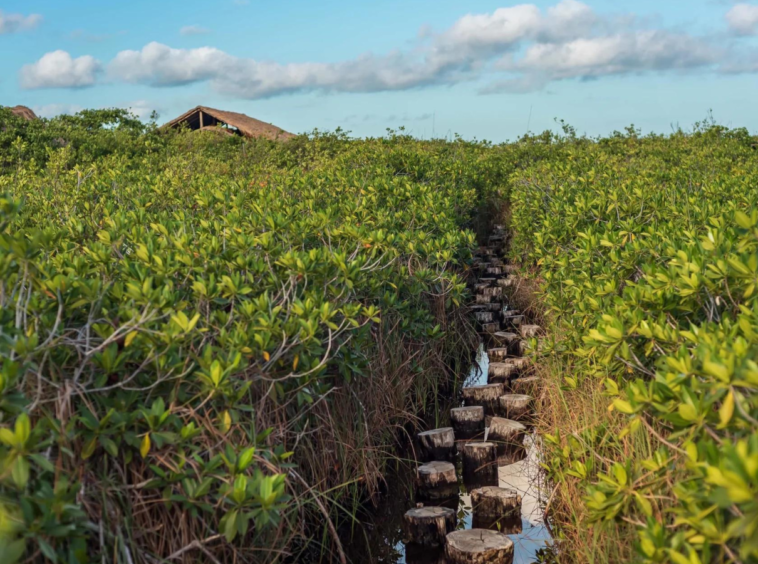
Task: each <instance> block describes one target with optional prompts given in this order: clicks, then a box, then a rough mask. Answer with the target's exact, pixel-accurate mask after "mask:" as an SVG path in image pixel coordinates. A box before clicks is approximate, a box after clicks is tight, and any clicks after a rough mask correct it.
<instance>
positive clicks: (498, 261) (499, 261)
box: [490, 257, 504, 268]
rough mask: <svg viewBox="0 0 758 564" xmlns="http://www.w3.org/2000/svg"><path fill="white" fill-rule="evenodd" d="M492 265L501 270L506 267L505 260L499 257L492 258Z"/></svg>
mask: <svg viewBox="0 0 758 564" xmlns="http://www.w3.org/2000/svg"><path fill="white" fill-rule="evenodd" d="M490 264H491V265H492V266H499V267H501V268H502V267H503V266H504V264H503V259H501V258H499V257H492V258H491V259H490Z"/></svg>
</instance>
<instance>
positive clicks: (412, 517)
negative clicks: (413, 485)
mask: <svg viewBox="0 0 758 564" xmlns="http://www.w3.org/2000/svg"><path fill="white" fill-rule="evenodd" d="M456 524H457V519H456V514H455V511H454V510H452V509H449V508H447V507H418V508H416V509H411V510H409V511H407V512H406V513H405V516H404V519H403V525H404V526H403V529H404V531H405V538H406V542H408V543H411V542H413V543H416V544H421V545H424V546H440V545H442V544H444V543H445V537H446V536H447V534H448V533H450V532H452V531H454V530H455V526H456Z"/></svg>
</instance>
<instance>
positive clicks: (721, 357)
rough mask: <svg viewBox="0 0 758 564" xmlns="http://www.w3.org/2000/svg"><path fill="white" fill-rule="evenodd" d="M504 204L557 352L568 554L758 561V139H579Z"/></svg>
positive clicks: (558, 468)
mask: <svg viewBox="0 0 758 564" xmlns="http://www.w3.org/2000/svg"><path fill="white" fill-rule="evenodd" d="M511 200H512V209H513V227H514V229H515V231H516V233H517V239H516V242H515V247H514V253H515V256H517V257H520V258H522V259H523V260H524V262H525V263H527V264H530V265H534V266H537V267H538V272H539V275H540V276H541V277H542V279H543V281H544V285H543V289H544V292H543V294H542V299H543V300H544V305H545V308H546V310H547V314H548V317H549V318H550V319H552V321H553V335H554V337H555V338H556V339H557V343H556V345H555V355H556V356H555V357H554V359H553V363H552V367H553V371H552V372H551V373H548V374H547V377H548V378H547V379H548V382H549V383H550V382H551V381H552V384H553V386H552V389H550V386H549V387H548V388H549V389H548V390H546V405H545V409H546V410H549V411H547V412H546V413H544V415H545V422H544V429H545V431H546V432H547V434H546V435H545V439H546V444H547V446H548V452H547V453H546V465H545V466H546V468H547V469H548V472H549V474H550V476H551V477H552V478H553V480H554V481H555V483H556V484H557V485H558V492H560V493H558V500H557V501H556V502H555V504H556V505H555V508H554V511H553V512H552V515H553V516H554V519H555V520H556V522H558V523H560V524H561V525H562V527H561V529H560V534H561V535H562V536H563V537H564V540H565V541H566V542H565V544H564V553H565V554H564V555H565V556H570V557H571V558H572V559H575V560H576V561H578V562H621V561H630V560H639V559H641V560H644V561H645V562H672V563H675V564H697V563H700V562H703V563H705V562H756V561H758V396H757V395H756V391H757V390H758V288H757V287H756V285H757V284H758V207H757V204H758V152H757V151H756V150H755V139H754V138H751V137H750V136H749V135H748V134H747V133H746V132H745V131H744V130H733V131H731V130H727V129H725V128H721V127H718V126H713V125H712V124H707V125H701V126H700V127H698V128H697V129H696V130H695V132H694V133H692V134H690V135H684V134H682V133H677V134H674V135H671V136H668V137H657V136H650V137H645V138H640V137H638V135H637V134H636V132H634V130H630V131H628V132H627V134H625V135H617V136H615V137H612V138H608V139H602V140H599V141H598V142H589V141H588V140H582V139H575V140H572V141H571V142H569V143H566V144H564V145H563V146H562V147H561V149H560V151H558V152H556V153H555V154H554V155H553V156H552V157H551V158H549V159H545V160H543V161H541V162H539V163H537V164H535V165H534V166H531V167H527V168H526V169H525V170H523V171H519V172H518V173H516V174H515V175H514V177H513V181H512V192H511ZM556 383H560V384H561V385H562V389H557V387H556V386H555V384H556ZM608 406H610V410H612V413H609V412H608V411H607V410H606V408H607V407H608ZM580 495H581V496H582V497H583V501H582V502H580V500H579V499H577V498H578V497H579V496H580ZM593 522H595V523H599V525H598V526H597V527H596V528H595V532H594V533H590V532H589V530H590V529H589V526H588V524H589V523H593Z"/></svg>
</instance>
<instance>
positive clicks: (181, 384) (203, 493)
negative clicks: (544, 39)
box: [0, 108, 758, 564]
mask: <svg viewBox="0 0 758 564" xmlns="http://www.w3.org/2000/svg"><path fill="white" fill-rule="evenodd" d="M755 143H756V140H755V138H751V137H750V136H749V135H748V134H747V133H746V132H745V131H743V130H727V129H724V128H721V127H718V126H714V125H713V124H701V125H699V126H698V127H696V129H695V130H694V131H693V132H692V133H689V134H685V133H683V132H677V133H674V134H672V135H670V136H665V137H664V136H648V137H641V136H640V135H639V134H638V133H637V132H636V131H635V130H634V129H632V128H630V129H629V130H627V131H626V132H624V133H616V134H614V135H612V136H610V137H608V138H603V139H597V140H593V139H586V138H580V137H577V136H576V135H575V134H574V131H573V130H572V129H571V128H570V127H568V126H565V125H564V128H563V135H561V136H556V135H554V134H551V133H544V134H541V135H537V136H526V137H524V138H522V139H520V140H519V141H518V142H515V143H510V144H504V145H500V146H492V145H489V144H487V143H467V142H464V141H462V140H459V139H456V140H454V141H450V142H446V141H442V140H436V141H419V140H415V139H412V138H410V137H408V136H405V135H402V134H397V133H393V132H390V133H389V134H388V136H387V137H386V138H383V139H371V140H365V141H358V140H350V139H348V138H347V137H346V136H344V135H342V134H340V133H337V134H333V135H321V134H318V133H316V134H314V135H310V136H301V137H299V138H297V139H295V140H293V141H291V142H288V143H285V144H277V143H272V142H267V141H243V140H242V139H239V138H227V137H223V138H221V137H217V136H215V135H213V134H212V133H203V134H192V133H189V132H172V133H168V132H162V131H159V130H156V129H155V128H154V126H145V125H143V124H142V123H140V122H139V121H138V120H135V119H134V118H132V117H131V116H129V115H127V114H125V113H124V112H121V111H95V112H82V113H81V114H79V115H77V116H68V117H61V118H56V119H54V120H39V121H34V122H26V121H23V120H21V119H18V118H15V117H14V116H12V115H11V114H10V112H9V111H8V110H4V109H2V108H0V195H2V196H0V308H1V309H0V362H2V368H1V369H0V561H2V562H13V561H23V560H32V561H34V560H37V561H39V560H43V559H45V558H47V559H50V560H57V561H62V562H72V563H73V562H85V561H113V562H125V563H126V562H130V563H131V562H160V561H178V560H184V561H198V560H201V561H202V560H205V559H207V560H208V561H214V559H216V560H218V561H237V562H254V561H272V560H275V559H277V558H278V559H281V560H287V559H289V560H295V559H297V558H305V555H306V554H307V555H309V556H313V554H314V552H313V547H314V545H316V546H317V547H319V546H320V547H321V549H322V550H323V553H324V554H327V555H329V556H328V557H334V558H339V557H340V554H339V552H340V549H339V543H338V541H337V540H336V539H337V538H338V536H339V535H340V533H341V532H342V531H344V530H345V529H349V526H350V516H351V515H352V514H353V513H354V509H355V506H356V504H358V503H361V502H362V501H363V500H365V499H366V498H367V497H368V496H371V495H372V494H373V493H374V492H375V491H376V490H377V487H378V483H379V481H380V477H381V474H382V472H383V465H384V462H385V461H386V460H387V459H388V457H390V456H391V455H392V450H393V445H394V444H395V441H396V440H398V438H399V437H403V436H405V434H406V433H407V431H408V427H412V426H413V425H414V424H416V422H417V420H418V419H417V418H418V417H419V416H420V415H422V414H424V413H427V414H432V415H433V412H434V409H435V399H436V398H437V396H438V393H439V392H440V389H442V388H450V387H451V386H454V385H455V383H456V377H457V376H458V375H460V374H462V373H463V366H464V365H465V363H466V362H468V360H469V359H468V355H469V354H470V352H471V350H472V341H471V339H472V338H473V337H472V328H471V327H470V326H469V325H468V323H467V322H466V316H465V311H464V312H461V311H460V309H459V306H460V305H462V304H463V302H464V300H465V299H466V289H465V282H466V280H465V273H466V262H467V260H468V258H469V257H470V255H471V250H472V248H473V246H474V245H475V235H474V233H473V232H472V231H474V230H479V232H480V234H481V233H483V232H484V231H485V230H486V228H487V223H488V221H489V220H490V219H491V217H492V215H493V214H494V213H495V212H497V211H499V209H500V208H499V206H500V204H502V203H505V204H507V210H508V214H507V215H508V219H509V222H510V226H511V227H512V228H513V230H514V232H515V235H516V238H515V241H514V244H513V249H512V251H513V257H514V259H515V260H516V261H517V262H519V263H521V264H522V265H523V266H524V272H527V273H528V272H531V273H533V275H534V277H535V278H536V279H537V280H539V281H541V283H542V286H541V291H540V293H539V296H538V297H539V300H540V303H541V304H543V311H542V313H544V316H545V319H546V320H547V322H548V324H549V328H550V339H549V341H550V343H549V345H550V346H547V347H544V348H543V349H542V350H543V359H542V362H541V363H540V364H541V365H543V366H548V367H549V368H548V369H547V370H545V371H544V374H543V376H544V377H545V378H544V382H545V386H544V393H543V398H542V414H543V421H542V422H541V426H542V430H543V431H544V433H545V434H544V437H545V441H544V443H545V447H546V451H545V467H546V469H547V471H548V474H549V476H550V478H551V479H552V480H553V483H554V484H555V486H556V489H555V491H554V495H553V496H551V506H550V508H549V515H550V517H551V522H552V523H553V525H555V533H556V535H557V536H558V538H559V539H561V540H562V545H561V550H560V552H559V558H560V559H561V560H565V561H578V562H621V561H631V560H640V559H641V560H644V561H647V562H672V563H674V564H684V563H689V564H697V563H698V562H702V563H706V562H720V561H731V562H753V561H756V560H758V542H757V540H756V539H758V431H757V430H756V428H757V427H758V400H756V396H755V393H754V392H755V389H756V387H758V364H757V363H758V289H757V288H756V284H758V211H756V203H757V202H758V151H756V149H755ZM609 407H610V409H609ZM590 531H591V532H590ZM316 552H317V553H318V551H316ZM316 557H318V554H316Z"/></svg>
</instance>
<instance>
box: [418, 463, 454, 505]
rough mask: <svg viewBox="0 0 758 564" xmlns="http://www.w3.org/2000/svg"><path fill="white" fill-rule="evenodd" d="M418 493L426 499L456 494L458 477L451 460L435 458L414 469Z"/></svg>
mask: <svg viewBox="0 0 758 564" xmlns="http://www.w3.org/2000/svg"><path fill="white" fill-rule="evenodd" d="M416 485H417V487H418V493H419V495H420V496H421V497H423V498H426V499H446V498H449V497H452V496H455V495H457V494H458V477H457V476H456V475H455V466H454V465H453V463H452V462H443V461H440V460H435V461H434V462H427V463H426V464H422V465H421V466H419V467H418V469H417V470H416Z"/></svg>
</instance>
